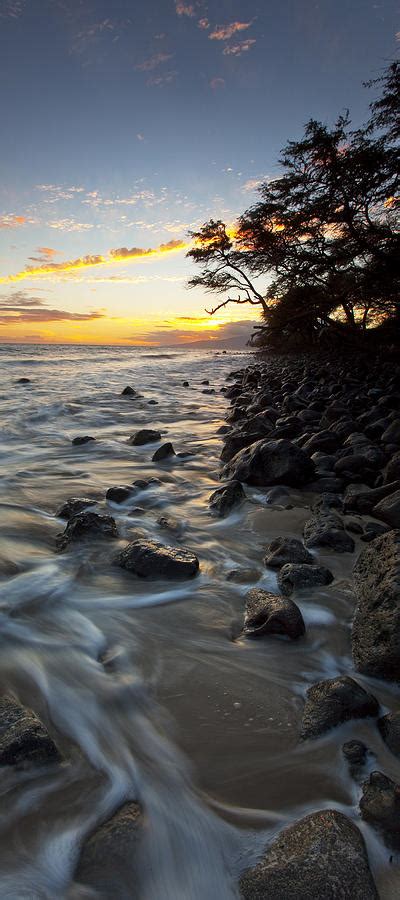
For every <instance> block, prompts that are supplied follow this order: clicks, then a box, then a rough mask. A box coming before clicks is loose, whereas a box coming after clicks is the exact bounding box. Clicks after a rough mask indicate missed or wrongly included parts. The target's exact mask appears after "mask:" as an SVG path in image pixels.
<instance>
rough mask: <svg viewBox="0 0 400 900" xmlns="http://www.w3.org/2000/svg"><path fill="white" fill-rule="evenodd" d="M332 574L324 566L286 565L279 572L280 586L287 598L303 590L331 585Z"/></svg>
mask: <svg viewBox="0 0 400 900" xmlns="http://www.w3.org/2000/svg"><path fill="white" fill-rule="evenodd" d="M332 581H333V575H332V572H330V571H329V569H326V568H325V567H324V566H311V565H305V564H302V563H286V565H285V566H282V568H281V569H280V571H279V574H278V585H279V588H280V590H281V591H282V594H285V595H286V596H287V595H288V594H291V593H292V591H295V590H298V589H301V588H313V587H318V586H320V585H325V584H330V583H331V582H332Z"/></svg>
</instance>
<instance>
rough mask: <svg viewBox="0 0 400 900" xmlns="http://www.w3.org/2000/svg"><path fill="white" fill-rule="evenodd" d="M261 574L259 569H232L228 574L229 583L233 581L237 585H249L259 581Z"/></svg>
mask: <svg viewBox="0 0 400 900" xmlns="http://www.w3.org/2000/svg"><path fill="white" fill-rule="evenodd" d="M259 575H260V573H259V572H258V571H257V569H250V568H248V569H246V568H245V567H244V566H243V567H239V568H237V569H231V570H230V572H227V574H226V580H227V581H233V582H235V583H236V584H249V583H251V582H254V581H258V578H259Z"/></svg>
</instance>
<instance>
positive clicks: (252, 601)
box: [243, 588, 306, 641]
mask: <svg viewBox="0 0 400 900" xmlns="http://www.w3.org/2000/svg"><path fill="white" fill-rule="evenodd" d="M245 599H246V612H245V617H244V628H243V634H245V635H247V636H248V637H261V636H263V635H266V634H280V635H286V637H288V638H290V639H291V640H292V641H294V640H296V639H297V638H299V637H302V636H303V635H304V634H305V630H306V629H305V625H304V621H303V616H302V614H301V612H300V610H299V607H298V606H297V605H296V603H293V600H289V599H288V598H287V597H282V596H280V595H279V594H271V593H270V591H263V590H261V589H260V588H253V589H252V590H251V591H249V592H248V594H246V598H245Z"/></svg>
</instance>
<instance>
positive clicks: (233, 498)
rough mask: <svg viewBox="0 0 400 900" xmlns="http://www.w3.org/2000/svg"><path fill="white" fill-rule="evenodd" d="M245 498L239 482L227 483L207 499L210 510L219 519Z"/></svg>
mask: <svg viewBox="0 0 400 900" xmlns="http://www.w3.org/2000/svg"><path fill="white" fill-rule="evenodd" d="M245 497H246V495H245V493H244V490H243V488H242V485H241V484H240V481H235V480H232V481H228V484H225V485H224V486H223V487H221V488H218V490H216V491H214V493H213V494H211V497H210V498H209V501H208V502H209V505H210V510H211V511H212V512H213V513H215V514H216V515H217V516H220V517H221V518H222V517H223V516H227V515H228V513H230V511H231V510H232V509H233V507H234V506H236V505H237V504H238V503H241V501H242V500H244V499H245Z"/></svg>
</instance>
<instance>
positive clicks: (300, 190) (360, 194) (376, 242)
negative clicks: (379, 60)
mask: <svg viewBox="0 0 400 900" xmlns="http://www.w3.org/2000/svg"><path fill="white" fill-rule="evenodd" d="M376 84H379V85H380V87H381V88H382V92H381V95H380V97H378V99H376V100H374V101H373V103H372V104H371V107H370V109H371V115H370V118H369V121H368V122H367V124H366V125H365V126H364V127H363V128H361V129H358V130H352V128H351V122H350V119H349V116H348V114H347V115H345V116H340V117H339V118H338V120H337V122H336V123H335V124H334V125H333V126H332V127H328V126H327V125H325V124H323V123H321V122H317V121H314V120H311V121H309V122H308V123H307V125H306V126H305V130H304V134H303V136H302V138H301V139H300V140H297V141H289V142H288V143H287V145H286V146H285V147H284V149H283V151H282V156H281V159H280V166H281V174H280V175H279V177H278V178H276V179H274V180H272V181H268V182H265V183H264V184H262V186H261V187H260V191H259V193H260V200H259V202H258V203H256V204H255V205H254V206H253V207H251V208H250V209H248V210H246V211H245V212H244V213H243V215H242V216H241V217H240V219H239V221H238V223H237V225H236V226H235V228H232V229H228V228H227V226H226V225H225V224H224V223H223V222H221V221H214V220H211V221H210V222H208V223H206V224H205V225H203V226H202V228H201V229H200V230H199V231H198V232H194V233H192V239H193V246H192V248H191V250H190V251H189V253H188V256H189V257H191V258H192V259H193V260H194V261H195V262H196V263H197V264H199V265H201V271H200V274H198V275H196V276H195V277H193V278H192V279H191V280H190V282H189V285H190V286H191V287H202V288H205V289H206V291H210V292H213V293H217V294H221V295H223V296H224V298H225V299H224V300H222V301H221V303H219V304H217V305H216V306H215V307H214V308H213V309H211V310H209V312H210V314H211V315H213V314H214V313H215V312H216V311H217V310H218V309H220V308H221V307H223V306H226V305H227V304H228V303H240V304H242V303H250V304H252V305H255V306H258V307H259V308H260V310H261V313H262V317H263V320H264V325H263V327H262V328H261V330H260V329H259V330H258V337H257V340H258V342H260V340H261V339H265V338H266V339H270V340H272V341H273V340H276V337H277V335H280V338H281V340H282V341H287V340H288V339H289V337H290V336H291V337H292V338H293V337H295V338H296V339H298V340H300V341H301V340H302V339H303V340H306V341H307V342H309V343H312V342H313V341H316V340H320V338H321V332H322V331H323V330H324V329H327V328H329V329H336V330H337V329H338V323H344V324H345V325H346V327H347V329H349V330H351V331H353V332H354V331H357V332H365V331H366V329H367V328H368V327H370V326H371V325H377V324H379V323H381V322H382V321H384V320H385V319H386V318H392V319H397V320H399V321H400V307H399V289H400V267H399V259H400V237H399V231H398V227H396V225H397V223H398V203H399V197H398V194H399V146H398V136H399V133H400V124H399V122H400V65H399V64H397V63H394V64H392V65H391V66H389V68H388V70H387V71H386V73H385V74H384V76H383V77H382V78H381V79H378V80H377V81H375V82H372V83H371V85H376ZM261 282H262V284H263V287H260V286H259V285H260V283H261ZM227 295H228V296H227ZM340 330H342V329H340Z"/></svg>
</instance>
